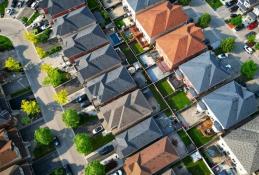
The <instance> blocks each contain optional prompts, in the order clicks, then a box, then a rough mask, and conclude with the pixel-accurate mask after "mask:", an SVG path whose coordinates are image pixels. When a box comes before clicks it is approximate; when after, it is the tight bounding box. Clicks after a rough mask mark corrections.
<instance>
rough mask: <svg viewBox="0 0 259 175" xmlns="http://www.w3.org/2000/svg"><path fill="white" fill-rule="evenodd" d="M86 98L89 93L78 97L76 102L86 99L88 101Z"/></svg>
mask: <svg viewBox="0 0 259 175" xmlns="http://www.w3.org/2000/svg"><path fill="white" fill-rule="evenodd" d="M86 100H88V98H87V95H86V94H83V95H81V96H79V97H77V99H76V102H77V103H82V102H84V101H86Z"/></svg>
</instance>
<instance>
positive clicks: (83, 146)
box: [74, 133, 93, 154]
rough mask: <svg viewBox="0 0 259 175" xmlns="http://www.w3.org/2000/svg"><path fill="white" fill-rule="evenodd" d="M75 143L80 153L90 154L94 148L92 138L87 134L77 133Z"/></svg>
mask: <svg viewBox="0 0 259 175" xmlns="http://www.w3.org/2000/svg"><path fill="white" fill-rule="evenodd" d="M74 143H75V146H76V150H77V151H78V152H79V153H82V154H88V153H90V152H91V151H92V150H93V146H92V142H91V139H90V137H89V136H88V135H87V134H83V133H80V134H77V135H76V136H75V137H74Z"/></svg>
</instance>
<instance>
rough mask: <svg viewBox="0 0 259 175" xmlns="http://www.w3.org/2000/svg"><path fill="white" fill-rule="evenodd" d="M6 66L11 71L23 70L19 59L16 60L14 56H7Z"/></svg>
mask: <svg viewBox="0 0 259 175" xmlns="http://www.w3.org/2000/svg"><path fill="white" fill-rule="evenodd" d="M4 67H5V68H6V69H8V70H10V71H15V72H19V71H21V70H22V66H21V64H20V63H19V61H17V60H15V59H14V58H13V57H9V58H7V60H5V64H4Z"/></svg>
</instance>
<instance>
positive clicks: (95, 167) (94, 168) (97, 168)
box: [85, 160, 105, 175]
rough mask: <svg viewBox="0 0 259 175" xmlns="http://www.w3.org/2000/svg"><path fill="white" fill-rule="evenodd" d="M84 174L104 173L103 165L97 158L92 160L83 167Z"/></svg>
mask: <svg viewBox="0 0 259 175" xmlns="http://www.w3.org/2000/svg"><path fill="white" fill-rule="evenodd" d="M85 175H105V167H104V165H102V164H101V163H100V162H99V161H98V160H94V161H92V162H90V163H89V164H88V165H87V167H86V168H85Z"/></svg>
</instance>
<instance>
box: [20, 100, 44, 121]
mask: <svg viewBox="0 0 259 175" xmlns="http://www.w3.org/2000/svg"><path fill="white" fill-rule="evenodd" d="M21 109H22V111H23V112H25V113H26V114H27V115H28V116H30V117H31V116H35V115H36V114H38V113H39V112H40V107H39V105H38V103H37V102H36V101H35V100H22V103H21Z"/></svg>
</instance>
